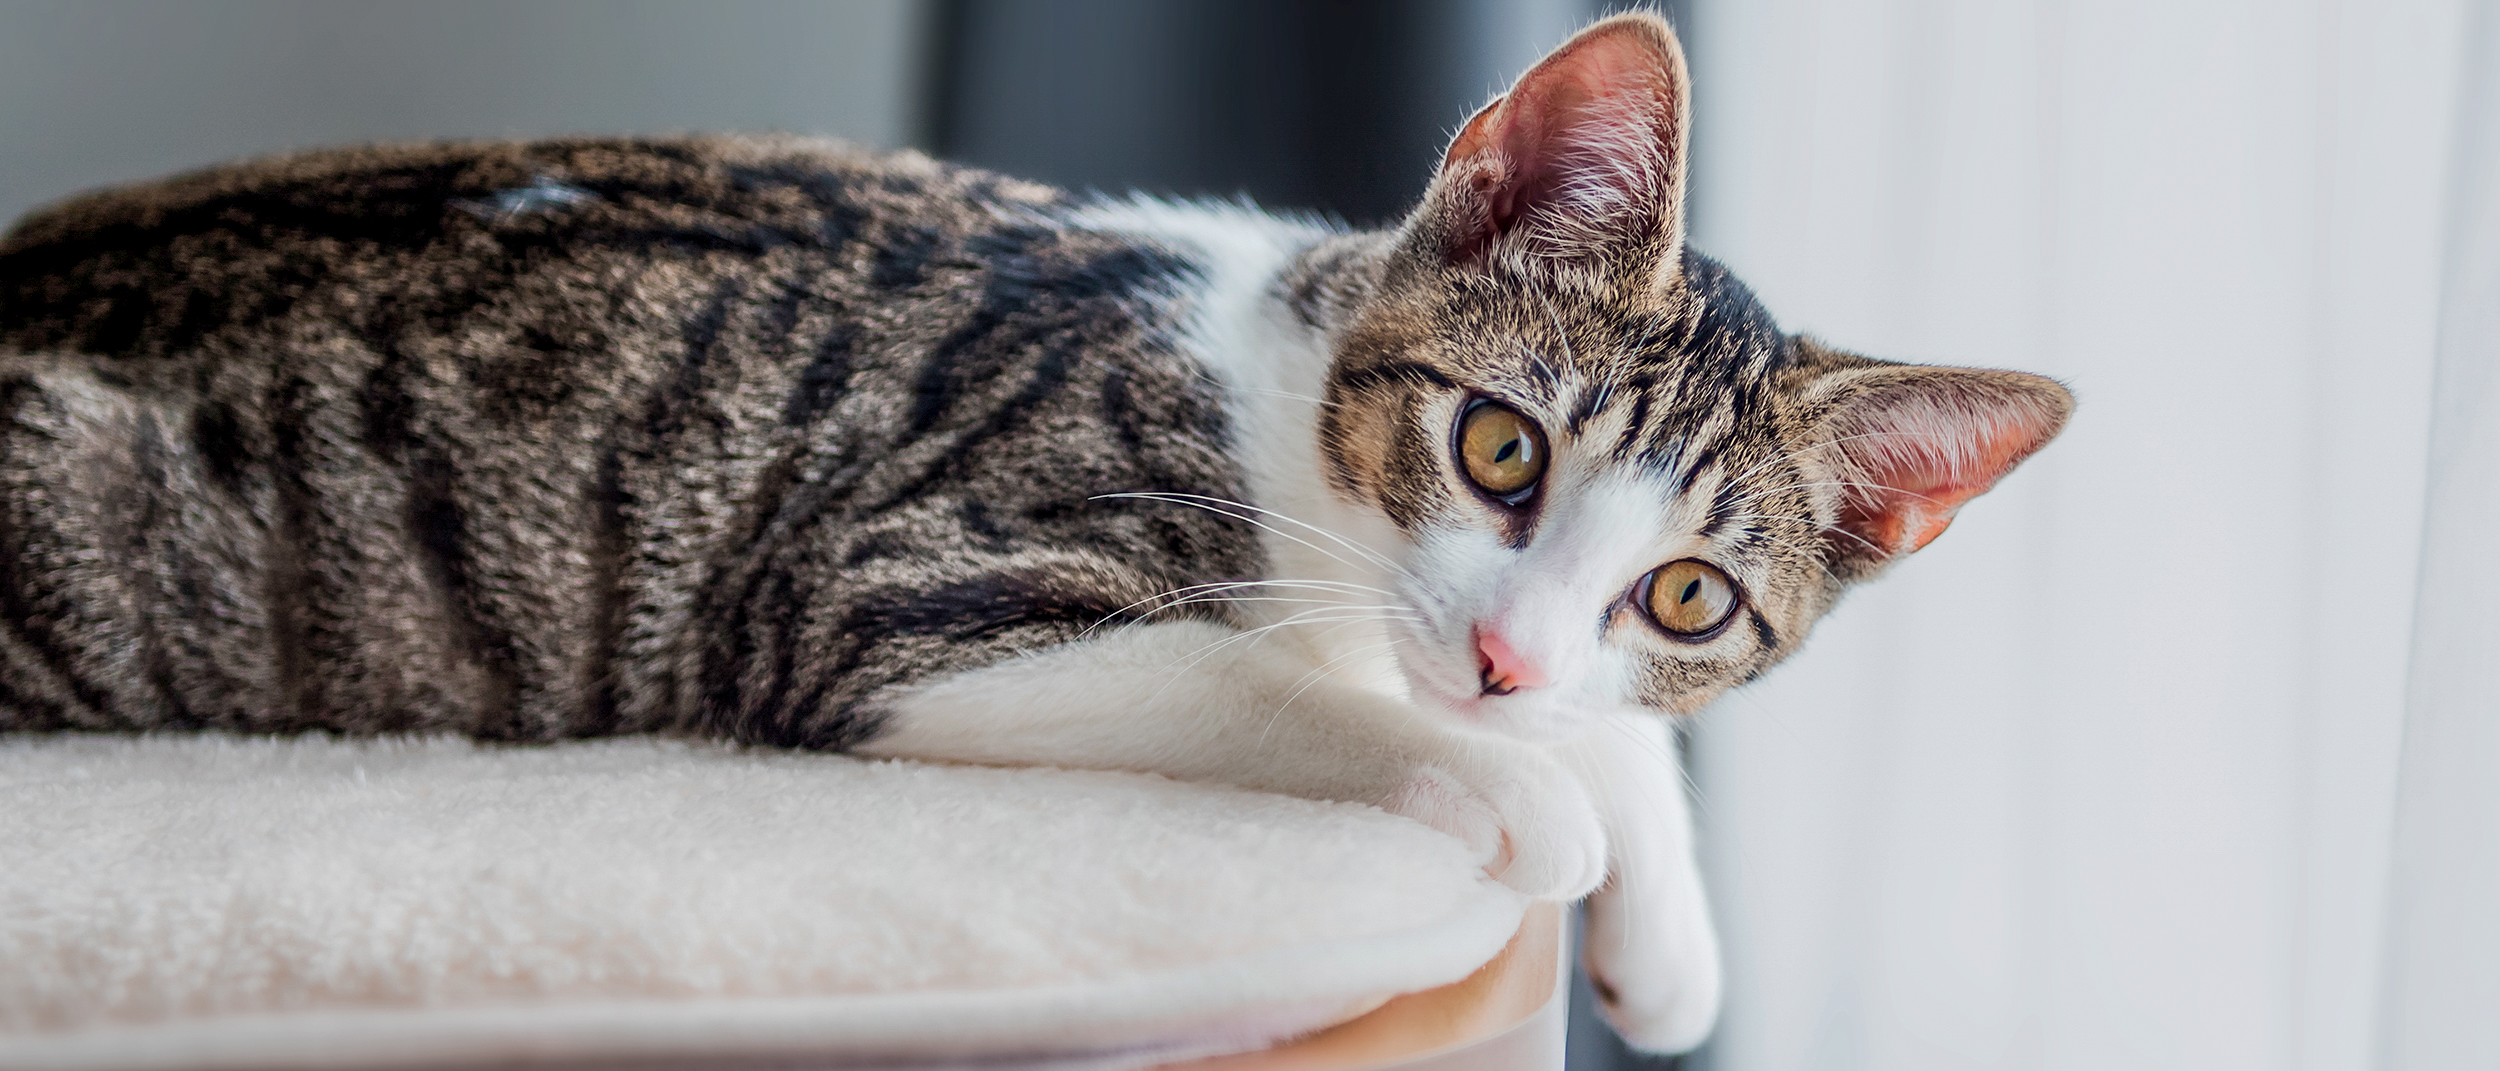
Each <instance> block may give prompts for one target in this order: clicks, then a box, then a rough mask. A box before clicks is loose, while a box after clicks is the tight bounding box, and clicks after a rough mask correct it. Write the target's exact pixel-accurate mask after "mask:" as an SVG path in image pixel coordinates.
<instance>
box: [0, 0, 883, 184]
mask: <svg viewBox="0 0 2500 1071" xmlns="http://www.w3.org/2000/svg"><path fill="white" fill-rule="evenodd" d="M926 6H927V5H926V4H925V3H924V2H923V0H846V2H844V3H839V4H825V3H816V2H813V0H756V2H750V3H743V4H736V5H721V4H694V3H683V2H672V0H534V2H532V3H526V4H509V3H502V2H499V0H429V2H426V3H365V4H339V3H328V2H323V0H222V2H219V3H214V4H206V3H194V2H189V0H79V2H77V3H65V2H47V0H0V146H6V148H5V149H0V223H5V221H6V220H8V219H12V218H15V217H16V216H17V215H18V214H19V213H21V212H23V211H25V210H26V209H28V208H31V207H33V206H34V205H36V204H39V203H42V202H45V201H50V200H54V199H56V198H59V197H63V196H66V195H68V194H70V193H73V192H75V191H77V190H81V189H85V188H87V187H90V186H95V185H100V184H104V183H119V182H132V181H136V180H140V179H147V178H153V177H155V176H157V175H161V174H164V173H166V172H169V171H174V170H177V169H184V168H192V167H198V166H201V165H203V164H208V163H214V162H217V161H220V160H228V159H233V158H235V157H239V156H247V155H253V154H258V153H266V152H273V151H277V150H282V149H301V148H313V147H316V146H324V145H336V144H342V143H349V142H360V141H406V140H417V139H428V138H481V137H506V136H541V135H548V134H565V133H641V132H659V131H670V130H788V131H792V132H796V133H805V134H833V135H838V136H841V137H845V138H850V139H853V140H857V141H863V142H866V143H868V144H871V145H884V146H895V145H901V144H903V143H904V142H905V141H906V140H907V139H908V138H909V136H910V130H909V129H908V128H909V125H910V124H909V117H910V115H911V114H912V108H911V106H910V105H911V97H912V95H913V93H914V92H915V90H916V89H917V87H918V83H919V82H920V81H921V72H920V71H919V70H918V69H917V66H916V64H917V61H918V60H919V59H920V55H921V50H920V48H919V47H918V42H919V41H920V40H921V37H922V27H923V23H922V15H923V14H924V9H925V8H926Z"/></svg>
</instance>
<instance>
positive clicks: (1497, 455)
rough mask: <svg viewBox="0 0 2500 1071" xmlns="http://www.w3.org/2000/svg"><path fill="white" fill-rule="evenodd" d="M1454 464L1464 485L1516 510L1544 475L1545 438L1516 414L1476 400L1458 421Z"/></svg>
mask: <svg viewBox="0 0 2500 1071" xmlns="http://www.w3.org/2000/svg"><path fill="white" fill-rule="evenodd" d="M1458 461H1459V467H1460V468H1463V469H1465V470H1466V472H1467V479H1468V482H1470V483H1473V484H1475V485H1476V486H1477V487H1479V488H1482V489H1483V491H1484V493H1486V494H1488V495H1492V496H1493V497H1495V498H1497V499H1500V500H1501V501H1502V502H1504V503H1505V504H1508V505H1513V506H1516V505H1518V504H1520V503H1521V502H1524V501H1526V500H1527V498H1528V495H1529V494H1530V493H1531V492H1533V491H1535V490H1536V481H1537V479H1538V477H1541V476H1543V475H1545V434H1544V433H1543V432H1541V431H1538V430H1537V426H1536V424H1535V422H1533V421H1530V420H1529V419H1528V418H1527V417H1524V416H1521V415H1519V413H1518V411H1517V410H1514V409H1512V408H1511V407H1509V406H1506V405H1503V404H1501V403H1500V402H1495V401H1489V400H1486V399H1483V398H1478V399H1476V400H1475V401H1474V402H1472V403H1469V405H1468V406H1467V408H1466V410H1465V411H1464V412H1462V413H1460V414H1459V417H1458Z"/></svg>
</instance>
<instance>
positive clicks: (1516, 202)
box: [1442, 22, 1678, 259]
mask: <svg viewBox="0 0 2500 1071" xmlns="http://www.w3.org/2000/svg"><path fill="white" fill-rule="evenodd" d="M1656 34H1657V31H1655V30H1653V29H1651V28H1650V27H1648V26H1647V25H1646V24H1645V23H1637V22H1636V23H1627V24H1622V25H1618V26H1614V27H1599V28H1597V29H1594V30H1592V31H1590V32H1588V33H1586V34H1583V35H1582V36H1581V37H1579V38H1578V39H1575V40H1573V41H1572V42H1570V43H1569V44H1566V45H1564V46H1563V47H1562V48H1560V49H1558V50H1556V51H1555V52H1554V54H1553V55H1551V56H1548V57H1546V59H1545V61H1544V62H1542V63H1540V64H1538V65H1537V66H1536V68H1535V69H1534V70H1531V71H1529V72H1528V73H1527V74H1526V75H1523V76H1521V78H1520V79H1519V84H1518V85H1516V86H1513V87H1512V88H1511V91H1510V93H1509V95H1508V96H1506V97H1504V98H1503V99H1502V100H1500V101H1497V102H1495V104H1494V105H1493V106H1492V107H1489V108H1486V109H1485V110H1484V111H1482V112H1479V113H1477V114H1476V116H1475V118H1473V119H1472V120H1470V121H1469V122H1468V124H1467V127H1466V129H1464V130H1462V131H1460V132H1459V135H1458V138H1457V139H1456V140H1454V141H1452V142H1451V143H1450V151H1449V155H1448V156H1447V157H1446V158H1445V159H1444V161H1443V165H1442V166H1443V169H1444V170H1453V169H1460V168H1471V169H1473V170H1472V173H1471V174H1469V176H1468V185H1469V186H1470V187H1471V192H1472V193H1473V195H1474V196H1475V197H1476V198H1477V199H1479V201H1480V203H1479V204H1478V205H1477V210H1478V212H1479V213H1481V214H1480V215H1479V217H1478V227H1479V229H1477V230H1476V232H1475V233H1473V234H1470V235H1467V236H1466V237H1465V239H1463V240H1462V242H1461V247H1460V248H1459V249H1455V250H1453V251H1452V252H1453V254H1455V255H1456V256H1457V257H1459V258H1461V259H1472V258H1473V257H1474V256H1476V255H1479V254H1481V253H1482V252H1483V250H1484V248H1485V247H1487V246H1489V245H1490V244H1491V243H1492V242H1493V241H1494V240H1496V239H1498V238H1499V237H1501V236H1502V235H1505V234H1510V233H1512V232H1514V231H1517V230H1520V229H1521V228H1528V229H1530V230H1532V231H1539V232H1543V234H1544V236H1545V237H1546V238H1547V239H1548V241H1549V242H1554V241H1559V242H1565V243H1568V242H1570V241H1571V240H1573V239H1575V238H1582V237H1586V236H1588V235H1589V234H1590V233H1592V232H1601V231H1605V230H1608V229H1619V228H1623V227H1626V226H1637V225H1640V224H1641V223H1643V222H1646V221H1651V220H1656V219H1658V218H1661V215H1662V214H1663V213H1669V212H1673V211H1674V210H1675V206H1674V205H1673V203H1672V202H1673V199H1674V191H1673V189H1672V183H1673V181H1674V176H1673V174H1672V172H1671V170H1670V169H1671V167H1672V165H1673V163H1674V161H1673V154H1674V153H1675V151H1676V146H1675V140H1676V137H1677V132H1676V130H1675V123H1676V118H1675V116H1676V111H1675V108H1676V104H1677V101H1676V100H1675V95H1676V93H1677V92H1678V85H1677V76H1676V67H1675V64H1676V59H1675V57H1674V55H1673V53H1672V52H1671V51H1669V50H1670V49H1672V47H1673V45H1672V43H1671V42H1662V41H1661V40H1658V39H1655V36H1656ZM1548 252H1549V253H1550V252H1560V250H1548Z"/></svg>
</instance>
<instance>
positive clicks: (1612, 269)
mask: <svg viewBox="0 0 2500 1071" xmlns="http://www.w3.org/2000/svg"><path fill="white" fill-rule="evenodd" d="M1686 96H1687V87H1686V83H1685V78H1684V74H1683V68H1682V61H1681V57H1680V55H1679V54H1678V53H1677V51H1676V46H1675V44H1674V40H1673V37H1672V35H1671V34H1669V33H1668V32H1667V30H1666V28H1665V26H1664V24H1663V23H1659V22H1657V21H1656V20H1655V19H1651V18H1647V17H1643V16H1626V17H1618V18H1615V19H1610V20H1607V21H1606V22H1603V23H1600V24H1598V25H1597V26H1595V27H1592V28H1591V29H1589V30H1587V31H1584V32H1583V34H1582V35H1581V36H1580V37H1578V38H1575V39H1574V40H1573V42H1571V43H1570V44H1568V45H1566V46H1564V48H1562V49H1561V50H1558V51H1557V52H1556V53H1555V54H1554V56H1552V57H1549V58H1548V59H1547V60H1546V61H1545V62H1544V63H1542V64H1540V65H1539V67H1538V68H1537V69H1536V70H1534V71H1531V72H1530V73H1529V74H1528V75H1527V76H1525V77H1524V78H1523V79H1522V80H1521V82H1520V84H1519V85H1518V86H1517V87H1514V89H1513V90H1512V92H1511V94H1510V95H1509V96H1507V97H1506V98H1504V100H1503V101H1499V102H1496V105H1494V106H1489V107H1488V108H1487V109H1486V110H1485V111H1484V112H1481V113H1479V114H1478V115H1477V116H1476V117H1475V119H1474V120H1472V121H1471V122H1470V123H1469V124H1468V126H1467V128H1466V129H1465V130H1464V131H1463V132H1462V133H1461V135H1460V136H1459V139H1458V141H1457V143H1456V144H1454V145H1453V146H1452V148H1451V150H1450V154H1449V158H1448V160H1447V161H1445V163H1444V165H1443V168H1442V171H1441V174H1440V176H1439V178H1438V179H1437V180H1436V181H1435V182H1434V184H1433V185H1432V187H1431V189H1430V190H1429V191H1427V194H1426V197H1425V200H1424V204H1423V206H1422V207H1421V208H1419V209H1418V210H1417V212H1416V214H1415V216H1414V217H1413V218H1412V219H1410V220H1409V221H1408V222H1407V223H1406V224H1405V225H1404V226H1403V227H1401V228H1400V229H1398V230H1396V231H1390V232H1380V233H1367V234H1366V233H1344V232H1340V231H1336V230H1332V229H1329V228H1324V227H1319V226H1315V225H1311V224H1307V223H1302V222H1297V221H1292V220H1285V219H1278V218H1274V217H1270V216H1265V215H1261V214H1259V213H1256V212H1252V211H1249V210H1247V209H1243V208H1237V207H1226V206H1182V205H1170V204H1163V203H1158V202H1150V201H1134V202H1091V203H1078V202H1073V201H1070V200H1068V199H1066V198H1064V197H1063V196H1061V195H1059V194H1057V193H1055V192H1053V191H1050V190H1046V189H1042V188H1039V187H1034V186H1030V185H1026V184H1023V183H1018V182H1014V181H1011V180H1007V179H1002V178H999V177H996V176H992V175H987V174H984V173H981V172H976V171H970V170H963V169H957V168H950V167H946V166H943V165H938V164H934V163H931V162H929V161H927V160H925V159H922V158H920V157H917V156H912V155H908V154H906V155H900V156H889V157H873V156H867V155H863V154H859V153H855V152H852V151H849V150H844V149H841V148H839V147H836V146H829V145H825V144H821V143H806V142H799V141H792V140H786V139H785V140H775V139H695V140H672V141H568V142H550V143H539V144H523V145H511V144H494V145H473V146H448V147H442V146H438V147H421V148H405V149H371V150H356V151H349V152H343V153H332V154H315V155H310V156H302V157H295V158H289V159H284V160H278V161H271V162H266V163H261V164H254V165H246V166H242V167H237V168H230V169H223V170H217V171H210V172H203V173H201V174H198V175H194V176H189V177H186V178H183V179H178V180H174V181H172V182H168V183H164V184H160V185H156V186H147V187H140V188H136V189H132V190H127V191H121V192H113V193H106V194H102V195H97V196H94V197H90V198H87V199H83V200H80V201H75V202H71V203H70V204H68V205H65V206H63V207H60V208H58V209H54V210H52V211H50V212H48V213H45V214H41V215H38V216H36V217H33V218H32V219H30V220H29V221H28V222H26V223H25V224H24V225H22V226H21V227H20V228H19V229H18V230H17V231H16V232H15V233H13V234H12V235H11V236H10V237H8V238H7V239H6V240H5V241H4V242H0V728H16V729H103V730H147V729H159V728H218V729H232V730H240V731H247V732H264V731H301V730H307V729H329V730H337V731H348V732H388V731H454V732H463V733H469V734H473V735H478V736H484V737H489V738H496V739H513V740H545V739H555V738H561V737H569V736H586V735H600V734H610V733H620V732H681V733H692V734H701V735H710V736H719V737H726V738H730V739H736V740H741V741H747V742H753V743H760V744H773V745H789V746H802V747H816V748H834V749H845V750H851V751H855V752H860V753H865V754H876V755H895V756H908V757H916V758H924V759H938V760H953V761H974V762H996V763H1046V764H1055V765H1069V766H1091V767H1101V768H1116V769H1136V770H1147V771H1153V772H1159V773H1164V774H1169V775H1172V776H1176V777H1184V778H1196V779H1207V780H1220V781H1227V782H1232V783H1236V784H1242V785H1247V786H1251V787H1258V788H1266V789H1271V790H1275V791H1283V792H1290V793H1295V794H1300V795H1306V796H1311V797H1314V798H1324V799H1343V800H1357V801H1362V802H1370V803H1377V804H1380V805H1382V806H1385V807H1389V808H1390V809H1392V810H1395V811H1398V812H1400V813H1403V814H1407V815H1410V816H1413V817H1415V818H1418V819H1419V820H1422V821H1426V822H1429V823H1431V824H1433V825H1435V826H1437V827H1439V828H1442V829H1444V830H1447V831H1449V832H1451V833H1453V834H1456V835H1458V836H1460V837H1463V838H1465V839H1467V840H1468V841H1469V842H1470V843H1472V844H1474V845H1476V846H1477V847H1478V849H1479V850H1480V851H1481V852H1482V853H1483V854H1484V856H1485V858H1486V859H1487V862H1488V866H1489V867H1490V868H1492V869H1493V870H1494V871H1495V872H1497V873H1498V874H1499V876H1500V877H1501V878H1502V880H1504V881H1506V882H1508V883H1510V884H1512V885H1514V886H1516V887H1518V888H1520V889H1521V890H1523V891H1526V892H1529V893H1533V894H1537V895H1552V896H1576V895H1579V894H1582V893H1586V892H1588V891H1589V890H1591V889H1592V888H1593V887H1595V886H1597V885H1598V884H1599V883H1600V881H1601V880H1602V879H1604V878H1605V877H1606V875H1607V874H1608V873H1609V872H1610V871H1611V872H1612V873H1613V874H1614V875H1615V878H1616V880H1615V881H1614V882H1612V883H1611V884H1609V885H1608V886H1607V887H1606V888H1605V889H1603V890H1601V891H1599V892H1598V893H1597V895H1596V897H1595V898H1594V899H1593V900H1592V901H1591V935H1592V936H1591V940H1590V943H1589V951H1588V956H1589V959H1590V965H1591V967H1592V970H1593V973H1595V974H1596V975H1597V977H1598V978H1599V979H1600V982H1601V992H1602V994H1603V995H1604V996H1605V998H1606V1000H1607V1006H1608V1010H1609V1013H1610V1015H1611V1016H1612V1017H1613V1018H1614V1020H1615V1022H1616V1023H1617V1025H1618V1026H1621V1027H1623V1028H1624V1030H1625V1031H1626V1033H1627V1035H1628V1036H1630V1037H1631V1038H1632V1039H1633V1040H1634V1041H1635V1042H1636V1043H1640V1044H1643V1045H1646V1046H1649V1047H1654V1048H1664V1049H1678V1048H1683V1047H1688V1046H1690V1045H1691V1044H1692V1043H1694V1042H1695V1041H1697V1040H1698V1039H1699V1038H1700V1036H1701V1035H1702V1034H1703V1033H1704V1032H1705V1031H1706V1030H1707V1028H1708V1025H1709V1022H1710V1020H1711V1018H1712V1017H1713V1016H1714V1015H1715V1011H1716V1004H1717V958H1716V956H1717V954H1716V951H1715V946H1714V944H1713V942H1712V938H1711V935H1710V928H1709V921H1708V913H1707V910H1706V908H1705V906H1704V904H1703V900H1702V896H1701V889H1700V884H1699V880H1698V877H1697V875H1696V873H1695V871H1694V868H1693V861H1692V846H1691V834H1690V829H1689V823H1688V821H1687V819H1686V816H1685V802H1684V799H1683V796H1682V793H1681V779H1680V776H1679V774H1678V771H1677V766H1676V762H1675V758H1674V753H1673V748H1672V746H1671V744H1670V742H1669V741H1668V740H1667V739H1666V737H1665V736H1664V734H1663V725H1664V721H1663V719H1661V718H1659V717H1658V716H1657V714H1658V713H1659V712H1662V711H1663V712H1671V713H1682V712H1691V711H1693V710H1695V709H1698V708H1699V707H1700V706H1701V705H1703V704H1704V703H1706V702H1707V701H1708V700H1709V699H1710V698H1712V697H1714V696H1716V695H1717V694H1719V693H1720V692H1722V691H1724V690H1725V689H1726V688H1728V687H1731V686H1733V685H1735V684H1738V683H1741V682H1742V681H1744V680H1748V679H1751V678H1752V676H1753V675H1755V674H1757V673H1759V672H1760V671H1762V670H1763V669H1764V668H1767V667H1768V666H1770V665H1772V664H1773V663H1775V662H1777V661H1778V660H1779V659H1781V658H1783V657H1785V656H1786V655H1787V654H1788V653H1789V652H1791V651H1793V650H1794V649H1795V648H1796V646H1797V644H1798V643H1799V642H1800V641H1801V640H1802V639H1803V637H1804V635H1805V633H1806V632H1807V631H1808V629H1809V628H1810V627H1811V625H1812V623H1813V621H1814V620H1815V619H1816V618H1817V617H1819V616H1820V615H1821V614H1822V613H1823V612H1824V610H1825V609H1827V608H1828V607H1829V606H1830V604H1831V603H1832V601H1833V600H1834V599H1835V598H1836V597H1837V596H1838V595H1839V593H1840V592H1841V590H1842V588H1843V587H1844V585H1845V584H1846V583H1847V582H1850V581H1854V580H1857V579H1860V578H1863V577H1866V576H1869V575H1872V574H1873V573H1874V572H1876V571H1878V570H1880V569H1881V568H1882V566H1883V565H1884V564H1886V563H1887V562H1888V561H1890V560H1891V559H1893V558H1895V557H1898V556H1899V555H1901V554H1904V553H1907V552H1909V551H1911V550H1915V549H1916V548H1917V547H1919V546H1921V545H1923V544H1924V543H1925V542H1926V541H1927V540H1928V539H1931V538H1933V537H1934V535H1935V534H1936V533H1938V532H1940V531H1942V529H1943V527H1944V525H1945V524H1946V523H1948V522H1949V521H1950V519H1951V517H1952V514H1953V510H1954V509H1955V508H1957V507H1958V506H1959V505H1961V504H1962V503H1963V502H1964V501H1967V500H1968V499H1969V498H1970V497H1971V496H1973V495H1976V494H1978V493H1980V492H1981V491H1984V490H1985V489H1986V488H1987V486H1988V485H1989V484H1991V483H1993V482H1994V480H1995V479H1996V478H1997V477H1998V476H1999V475H2001V474H2002V473H2003V472H2005V471H2006V470H2008V469H2009V468H2011V467H2012V466H2013V465H2014V464H2015V463H2017V462H2019V461H2020V460H2021V459H2022V458H2023V457H2024V456H2027V455H2028V454H2029V453H2030V452H2032V451H2033V450H2036V449H2037V448H2038V447H2039V446H2040V445H2042V444H2044V443H2045V442H2046V441H2047V440H2048V438H2049V437H2050V436H2052V435H2054V434H2055V432H2056V430H2057V428H2058V426H2059V425H2060V424H2061V423H2062V422H2063V420H2064V417H2065V413H2066V407H2067V405H2068V401H2067V399H2066V396H2065V394H2064V392H2063V391H2062V390H2060V389H2058V388H2057V387H2056V386H2055V385H2054V384H2049V383H2047V382H2046V381H2044V380H2039V379H2038V378H2037V377H2030V376H2023V375H2021V374H2019V373H2003V372H1979V371H1968V370H1949V369H1935V368H1922V367H1919V366H1905V365H1892V364H1888V363H1885V362H1878V361H1871V360H1868V359H1865V358H1860V357H1854V356H1851V355H1847V354H1843V353H1839V352H1837V351H1833V350H1830V349H1828V348H1825V347H1823V346H1821V345H1819V344H1817V343H1814V342H1812V341H1811V340H1807V339H1802V338H1795V337H1790V336H1785V335H1782V334H1781V333H1779V332H1778V331H1777V330H1776V328H1774V327H1773V325H1772V322H1771V320H1770V318H1769V316H1768V315H1767V314H1766V313H1764V311H1763V310H1762V309H1761V308H1760V306H1759V305H1758V304H1757V303H1755V301H1754V300H1753V298H1752V296H1751V295H1750V294H1749V293H1747V292H1746V291H1745V290H1744V288H1743V287H1742V286H1741V285H1740V284H1737V283H1736V282H1735V281H1734V280H1733V279H1732V278H1730V277H1728V276H1727V274H1726V273H1725V272H1724V271H1723V270H1721V269H1720V268H1719V267H1718V266H1717V265H1715V264H1713V263H1711V262H1710V261H1708V260H1707V259H1705V258H1702V257H1699V256H1698V255H1695V254H1693V253H1691V252H1690V251H1689V250H1687V249H1686V248H1685V247H1684V244H1683V240H1682V196H1683V181H1684V179H1683V175H1684V167H1685V162H1684V158H1683V157H1684V149H1685V122H1686V115H1687V110H1686V101H1685V98H1686ZM1592 789H1593V790H1594V791H1595V794H1596V797H1597V798H1596V799H1595V800H1594V801H1592V800H1591V798H1590V790H1592Z"/></svg>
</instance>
